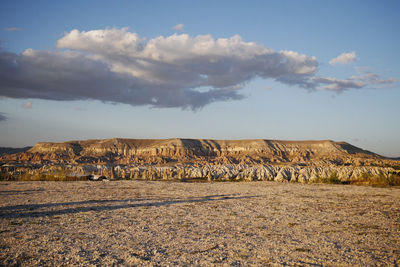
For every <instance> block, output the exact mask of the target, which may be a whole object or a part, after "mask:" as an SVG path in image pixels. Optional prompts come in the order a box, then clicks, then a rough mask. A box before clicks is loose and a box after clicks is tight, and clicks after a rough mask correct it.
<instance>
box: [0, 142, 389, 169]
mask: <svg viewBox="0 0 400 267" xmlns="http://www.w3.org/2000/svg"><path fill="white" fill-rule="evenodd" d="M2 151H4V152H3V156H2V157H1V158H0V159H1V160H2V161H9V160H17V161H18V160H23V161H32V162H40V161H43V160H45V161H51V162H54V163H57V162H58V163H72V164H76V163H101V162H103V163H112V164H131V163H140V164H179V163H193V164H197V163H200V164H208V163H212V164H269V163H272V164H279V163H284V164H285V163H291V164H293V163H312V162H326V163H330V164H335V165H337V164H339V165H347V164H350V165H352V164H363V163H362V162H366V161H369V162H372V161H381V160H386V158H384V157H382V156H380V155H378V154H375V153H373V152H370V151H367V150H363V149H361V148H358V147H355V146H353V145H351V144H349V143H346V142H335V141H331V140H308V141H285V140H267V139H251V140H213V139H182V138H171V139H124V138H113V139H102V140H83V141H68V142H63V143H52V142H41V143H37V144H36V145H35V146H33V147H32V148H30V149H29V147H26V148H22V149H19V150H18V149H14V150H13V149H3V150H2ZM16 152H22V153H18V154H13V155H4V153H7V154H10V153H16ZM360 160H361V161H362V162H360Z"/></svg>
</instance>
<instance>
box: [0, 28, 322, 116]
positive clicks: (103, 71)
mask: <svg viewBox="0 0 400 267" xmlns="http://www.w3.org/2000/svg"><path fill="white" fill-rule="evenodd" d="M57 47H58V48H60V49H59V50H56V51H38V50H32V49H27V50H25V51H24V52H23V53H22V54H15V53H9V52H5V51H3V52H1V53H0V95H4V96H8V97H13V98H42V99H53V100H78V99H97V100H101V101H105V102H115V103H127V104H131V105H151V106H154V107H181V108H192V109H196V108H200V107H203V106H204V105H207V104H209V103H212V102H215V101H228V100H237V99H242V98H243V96H242V95H241V94H240V93H239V90H240V89H241V87H242V86H243V85H244V84H245V83H246V82H248V81H250V80H251V79H253V78H255V77H262V78H272V79H276V80H280V81H282V82H284V83H288V84H292V83H296V81H297V82H299V83H301V82H302V81H303V80H304V79H306V78H307V77H309V76H311V75H313V74H314V73H315V72H316V70H317V66H318V62H317V60H316V58H315V57H309V56H306V55H302V54H300V53H297V52H294V51H279V52H276V51H273V50H272V49H269V48H266V47H263V46H262V45H259V44H256V43H252V42H244V41H243V40H242V38H241V37H240V36H238V35H236V36H233V37H231V38H220V39H214V38H213V37H212V36H211V35H199V36H195V37H190V36H189V35H187V34H174V35H171V36H167V37H163V36H160V37H156V38H154V39H150V40H148V41H147V42H146V41H145V40H144V38H141V37H140V36H138V34H136V33H132V32H129V31H128V29H127V28H123V29H115V28H112V29H104V30H94V31H87V32H85V31H78V30H73V31H71V32H69V33H67V34H65V36H64V37H62V38H61V39H60V40H58V42H57Z"/></svg>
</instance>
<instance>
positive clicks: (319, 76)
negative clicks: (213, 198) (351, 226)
mask: <svg viewBox="0 0 400 267" xmlns="http://www.w3.org/2000/svg"><path fill="white" fill-rule="evenodd" d="M399 11H400V2H399V1H113V2H111V1H63V2H61V1H1V2H0V40H1V44H0V45H1V49H2V50H1V51H0V53H1V58H0V70H1V73H2V74H0V95H1V96H2V97H1V98H0V146H13V147H20V146H25V145H32V144H34V143H36V142H38V141H65V140H71V139H89V138H110V137H128V138H170V137H183V138H215V139H252V138H263V139H290V140H309V139H331V140H335V141H347V142H349V143H352V144H354V145H356V146H359V147H362V148H364V149H368V150H371V151H374V152H376V153H380V154H383V155H387V156H400V134H399V133H400V120H399V115H400V105H399V100H400V82H399V79H400V54H399V53H398V46H399V45H398V44H399V43H400V32H399V31H398V25H400V17H399V16H398V13H399ZM179 24H182V25H181V26H180V27H179V26H178V27H175V26H177V25H179ZM174 27H175V29H174ZM74 30H76V31H74ZM99 36H101V39H99V38H100V37H99ZM221 38H225V40H221ZM210 44H212V45H210ZM288 51H290V52H288ZM340 55H341V56H340ZM335 58H336V60H333V59H335ZM332 60H333V61H332Z"/></svg>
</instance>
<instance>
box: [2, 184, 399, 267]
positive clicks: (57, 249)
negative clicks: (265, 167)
mask: <svg viewBox="0 0 400 267" xmlns="http://www.w3.org/2000/svg"><path fill="white" fill-rule="evenodd" d="M399 200H400V188H373V187H363V186H350V185H315V184H314V185H305V184H296V183H277V182H242V183H231V182H227V183H179V182H154V181H109V182H1V183H0V221H1V223H0V246H1V251H0V265H6V266H10V265H11V266H12V265H23V266H33V265H45V266H47V265H50V266H59V265H81V266H97V265H107V266H109V265H128V266H132V265H133V266H168V265H169V266H175V265H178V266H193V265H194V266H271V265H272V266H275V265H276V266H281V265H289V266H354V265H357V266H376V265H383V266H398V265H399V264H400V201H399Z"/></svg>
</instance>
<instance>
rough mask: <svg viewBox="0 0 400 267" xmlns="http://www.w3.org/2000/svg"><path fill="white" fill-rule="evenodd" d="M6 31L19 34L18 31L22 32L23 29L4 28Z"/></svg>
mask: <svg viewBox="0 0 400 267" xmlns="http://www.w3.org/2000/svg"><path fill="white" fill-rule="evenodd" d="M4 30H5V31H8V32H18V31H22V29H21V28H17V27H8V28H4Z"/></svg>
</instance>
